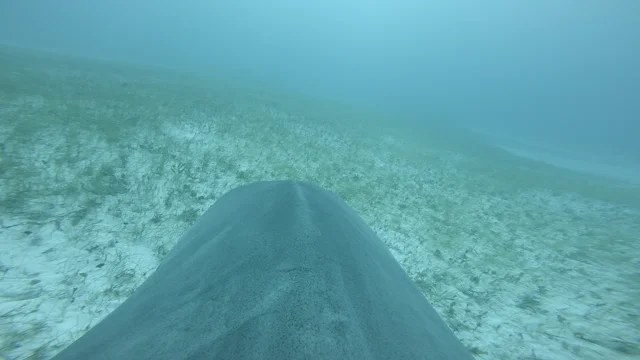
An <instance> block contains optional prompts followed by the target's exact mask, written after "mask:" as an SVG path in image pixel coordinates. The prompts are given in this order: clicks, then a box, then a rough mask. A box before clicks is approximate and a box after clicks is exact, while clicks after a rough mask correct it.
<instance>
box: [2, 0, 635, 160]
mask: <svg viewBox="0 0 640 360" xmlns="http://www.w3.org/2000/svg"><path fill="white" fill-rule="evenodd" d="M639 34H640V2H639V1H634V0H629V1H622V0H620V1H619V0H609V1H601V0H597V1H596V0H581V1H575V0H535V1H526V0H523V1H513V0H509V1H506V0H501V1H471V0H468V1H462V0H446V1H444V0H442V1H407V0H394V1H392V0H386V1H377V0H351V1H342V0H340V1H338V0H329V1H326V0H325V1H319V0H312V1H304V0H299V1H293V0H291V1H285V0H264V1H259V0H255V1H246V0H230V1H215V0H211V1H195V0H181V1H167V0H160V1H136V0H128V1H122V0H103V1H92V0H64V1H35V0H34V1H19V0H13V1H11V0H0V43H5V44H10V45H16V46H22V47H31V48H40V49H47V50H55V51H58V52H64V53H71V54H78V55H85V56H91V57H100V58H110V59H120V60H128V61H133V62H139V63H149V64H157V65H162V66H167V67H174V68H181V69H188V70H191V71H202V72H208V73H212V74H216V75H222V76H225V77H231V78H237V79H240V80H243V81H248V82H257V83H266V84H268V85H269V86H271V87H273V88H276V89H282V90H290V91H298V92H302V93H306V94H310V95H315V96H321V97H325V98H332V99H336V100H340V101H343V102H348V103H354V104H357V105H364V106H368V107H372V108H375V109H378V110H381V111H384V112H389V113H396V114H403V115H407V116H408V117H410V118H412V119H413V121H444V122H446V123H454V124H460V125H464V126H469V127H472V128H477V129H480V130H483V131H488V132H492V131H496V132H500V133H503V134H506V135H513V136H517V137H524V138H527V139H529V140H532V141H541V142H547V143H551V144H554V146H563V147H569V148H572V149H574V150H579V151H589V152H594V153H599V154H606V155H614V156H616V157H620V158H624V159H626V161H629V162H635V163H636V164H640V65H639V64H640V35H639Z"/></svg>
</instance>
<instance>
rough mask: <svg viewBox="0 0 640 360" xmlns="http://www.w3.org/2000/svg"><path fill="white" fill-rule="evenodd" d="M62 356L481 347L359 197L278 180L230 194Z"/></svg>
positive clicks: (463, 353)
mask: <svg viewBox="0 0 640 360" xmlns="http://www.w3.org/2000/svg"><path fill="white" fill-rule="evenodd" d="M54 359H55V360H66V359H82V360H92V359H95V360H104V359H113V360H127V359H131V360H142V359H149V360H151V359H153V360H160V359H167V360H169V359H171V360H179V359H472V357H471V355H470V354H469V353H468V351H467V350H466V349H465V348H464V347H463V345H462V344H461V343H460V342H459V341H458V339H457V338H456V337H455V335H454V334H453V333H452V332H451V331H450V330H449V328H448V327H447V326H446V325H445V324H444V322H443V321H442V320H441V319H440V317H439V316H438V314H437V313H436V312H435V310H434V309H433V308H432V307H431V305H430V304H429V303H428V302H427V300H426V299H425V298H424V296H423V295H422V294H421V293H420V291H419V290H418V289H417V288H416V287H415V286H414V285H413V283H412V282H411V280H410V279H409V277H408V276H407V275H406V273H405V272H404V270H403V269H402V268H401V267H400V265H399V264H398V263H397V262H396V261H395V259H394V258H393V257H392V255H391V253H390V252H389V251H388V250H387V248H386V247H385V245H384V244H383V243H382V241H381V240H380V239H379V238H378V237H377V235H375V233H374V232H373V231H372V230H371V229H370V228H369V227H368V226H367V225H366V224H365V223H364V222H363V221H362V219H361V218H360V217H359V216H358V215H357V214H356V213H355V212H354V211H353V210H352V209H351V208H349V207H348V206H347V205H346V204H345V203H344V202H343V201H342V200H340V199H339V198H338V197H337V196H336V195H334V194H333V193H331V192H328V191H326V190H323V189H321V188H320V187H318V186H315V185H312V184H308V183H303V182H294V181H278V182H260V183H255V184H252V185H248V186H243V187H240V188H237V189H234V190H232V191H231V192H229V193H228V194H226V195H225V196H223V197H222V198H221V199H220V200H219V201H218V202H216V203H215V204H214V205H213V206H212V207H211V208H210V209H209V210H208V211H207V212H206V213H205V214H204V215H203V216H202V217H201V218H200V219H199V220H198V221H197V222H196V223H195V224H194V225H193V227H192V228H191V229H190V230H189V231H188V232H187V233H186V234H185V235H184V236H183V237H182V238H181V239H180V241H179V242H178V244H177V245H176V246H175V247H174V249H172V250H171V252H170V253H169V254H168V255H167V257H166V258H165V259H164V260H163V262H162V264H161V265H160V267H159V268H158V269H157V270H156V272H155V273H154V274H153V275H152V276H151V277H150V278H149V279H147V281H145V282H144V283H143V284H142V285H141V286H140V287H139V288H138V289H137V290H136V292H135V293H134V294H133V295H132V296H131V297H130V298H129V299H127V300H126V301H125V302H124V303H123V304H122V305H121V306H120V307H118V308H117V309H116V310H115V311H114V312H113V313H111V314H110V315H108V316H107V317H106V318H105V319H104V320H103V321H102V322H101V323H99V324H98V325H96V326H95V327H94V328H93V329H91V330H90V331H89V332H88V333H87V334H85V335H84V336H83V337H81V338H80V339H78V340H77V341H76V342H74V343H73V344H72V345H70V346H69V347H68V348H67V349H65V350H64V351H62V352H61V353H60V354H59V355H58V356H56V357H55V358H54Z"/></svg>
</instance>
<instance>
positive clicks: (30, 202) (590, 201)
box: [0, 48, 640, 360]
mask: <svg viewBox="0 0 640 360" xmlns="http://www.w3.org/2000/svg"><path fill="white" fill-rule="evenodd" d="M435 120H437V119H435ZM396 123H397V122H396V121H394V119H388V118H383V117H381V116H378V115H375V114H372V113H367V112H364V111H361V110H358V109H353V108H349V107H346V106H341V105H338V104H334V103H329V102H326V101H320V100H309V99H304V98H302V97H295V96H288V95H284V94H277V93H274V92H266V91H259V90H255V89H254V90H247V89H242V88H239V87H236V86H232V85H229V84H223V83H221V82H218V81H216V80H215V79H197V78H195V77H194V76H191V75H188V74H177V73H169V72H163V71H160V70H149V69H145V68H141V67H132V66H124V65H118V64H111V63H104V62H96V61H89V60H81V59H72V58H65V57H61V56H52V55H42V54H37V53H32V52H29V51H22V50H15V49H10V48H0V214H1V218H0V225H1V228H0V354H1V355H0V357H4V358H5V359H48V358H50V357H51V356H53V355H54V354H55V353H57V352H58V351H60V349H61V348H62V347H64V346H66V345H67V344H69V343H70V342H72V341H73V340H74V339H76V338H78V337H79V336H80V335H82V334H83V333H84V332H86V331H87V329H89V328H90V327H91V326H93V325H95V324H96V323H97V322H99V321H100V319H102V318H103V317H104V316H105V315H106V314H108V313H109V312H110V311H112V310H113V309H114V308H115V307H117V306H118V304H120V303H121V302H122V301H123V300H124V299H126V297H127V296H128V295H129V294H131V292H132V291H133V290H134V289H135V288H136V286H138V285H139V284H140V283H141V282H142V281H143V280H144V279H145V278H146V277H147V276H148V275H149V274H150V273H151V272H152V271H153V270H154V269H155V267H156V266H157V265H158V262H159V261H160V260H161V259H162V257H163V256H164V255H165V254H166V253H167V251H168V250H169V249H171V247H172V246H173V245H174V243H175V241H176V240H177V239H178V237H179V236H180V235H181V234H182V232H183V231H185V229H187V228H188V227H189V226H190V225H191V224H192V223H193V221H194V220H195V219H196V218H197V217H198V216H199V215H200V214H202V212H203V211H204V210H205V209H207V208H208V207H209V206H210V205H211V204H213V203H214V202H215V201H216V199H218V198H219V197H220V196H221V195H222V194H224V193H225V192H226V191H228V190H230V189H232V188H234V187H236V186H239V185H242V184H247V183H250V182H254V181H258V180H274V179H298V180H307V181H311V182H314V183H317V184H319V185H321V186H323V187H325V188H327V189H329V190H332V191H335V192H336V193H338V194H339V195H340V196H341V197H342V198H343V199H344V200H345V201H346V202H347V203H349V204H350V205H351V206H352V207H353V208H355V209H356V210H357V211H358V212H359V213H360V214H361V216H362V217H363V218H364V219H365V221H366V222H367V223H368V224H369V225H370V226H371V227H372V228H373V229H374V230H375V231H376V232H377V233H378V234H379V235H380V237H381V238H382V239H383V241H384V242H385V243H386V244H387V245H388V247H389V248H390V250H391V251H392V253H393V255H394V256H395V257H396V259H397V260H398V261H399V262H400V264H401V265H402V266H403V267H404V269H405V270H406V271H407V272H408V274H409V275H410V276H411V278H412V279H413V280H414V281H415V283H416V285H417V286H418V287H419V288H420V289H421V290H422V292H423V293H424V295H425V296H426V297H427V298H428V300H429V301H430V302H431V303H432V304H433V306H434V307H435V308H436V309H437V310H438V312H439V313H440V314H441V316H442V317H443V319H444V320H445V321H446V322H447V324H448V325H449V326H450V327H451V328H452V329H453V331H454V332H455V333H456V334H457V336H458V337H459V338H460V339H461V340H462V342H463V343H464V344H465V345H466V346H467V347H468V348H469V349H471V351H472V352H473V354H474V355H475V357H476V358H477V359H509V360H511V359H562V360H570V359H580V360H585V359H621V360H622V359H637V358H638V357H640V345H639V344H640V306H639V305H638V304H640V241H639V240H640V239H639V238H640V189H639V188H638V186H637V185H632V184H627V183H624V182H622V181H618V180H613V179H606V178H601V177H597V176H593V175H587V174H580V173H577V172H571V171H569V170H566V169H562V168H560V167H553V166H549V165H545V164H542V163H537V162H534V161H531V160H527V159H523V158H519V157H516V156H513V155H510V154H509V153H507V152H505V151H503V150H500V149H498V148H492V147H490V146H487V145H483V144H482V143H481V142H480V141H476V140H475V139H474V138H473V137H470V136H468V134H462V133H457V132H453V131H447V130H444V129H436V128H430V129H422V130H421V131H415V130H414V131H407V130H403V129H401V128H400V127H398V126H394V124H396Z"/></svg>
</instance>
